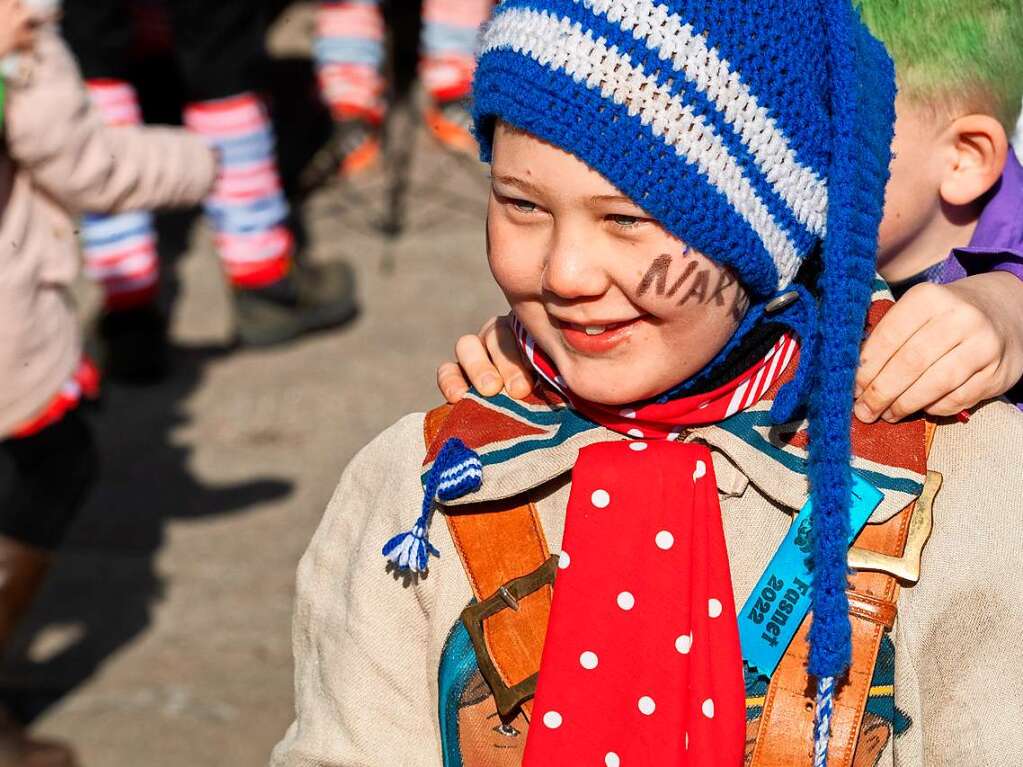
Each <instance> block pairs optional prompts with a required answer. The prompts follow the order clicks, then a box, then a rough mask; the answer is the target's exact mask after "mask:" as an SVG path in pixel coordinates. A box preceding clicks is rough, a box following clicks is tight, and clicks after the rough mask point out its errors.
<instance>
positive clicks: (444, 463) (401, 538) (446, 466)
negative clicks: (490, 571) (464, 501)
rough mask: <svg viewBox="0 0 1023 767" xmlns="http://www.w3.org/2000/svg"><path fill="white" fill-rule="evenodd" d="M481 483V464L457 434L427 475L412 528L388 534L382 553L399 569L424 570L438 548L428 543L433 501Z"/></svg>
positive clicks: (438, 553) (466, 490)
mask: <svg viewBox="0 0 1023 767" xmlns="http://www.w3.org/2000/svg"><path fill="white" fill-rule="evenodd" d="M482 484H483V464H482V463H480V458H479V456H478V455H476V453H474V452H473V451H472V450H470V449H469V448H468V447H466V446H465V443H464V442H462V440H460V439H458V438H457V437H452V438H451V439H449V440H448V441H447V442H445V443H444V444H443V445H442V446H441V449H440V452H438V453H437V457H436V459H434V462H433V466H431V467H430V471H429V473H428V474H427V475H426V486H425V488H424V493H423V508H422V511H421V512H420V514H419V518H418V519H417V520H416V524H415V525H414V526H413V527H412V529H411V530H409V531H408V532H405V533H398V535H396V536H394V537H393V538H391V539H390V540H389V541H388V542H387V543H385V544H384V548H383V552H382V553H383V555H384V556H385V557H386V558H387V560H388V561H390V562H393V563H394V564H395V565H397V567H398V569H399V570H407V571H409V572H413V573H424V572H426V570H427V566H428V562H429V559H430V555H431V554H432V555H433V556H435V557H439V556H440V552H439V551H437V549H436V548H435V547H434V545H433V544H432V543H430V540H429V538H427V535H428V533H429V530H430V515H431V513H432V512H433V503H434V501H435V500H437V499H438V498H439V499H440V500H442V501H451V500H454V499H455V498H461V497H462V496H463V495H465V494H466V493H471V492H473V491H474V490H479V488H480V486H481V485H482Z"/></svg>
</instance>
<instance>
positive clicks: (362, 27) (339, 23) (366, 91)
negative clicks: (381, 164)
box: [313, 0, 494, 176]
mask: <svg viewBox="0 0 1023 767" xmlns="http://www.w3.org/2000/svg"><path fill="white" fill-rule="evenodd" d="M493 6H494V2H493V0H424V1H423V12H422V13H423V27H422V35H421V39H420V56H421V59H420V65H419V75H420V80H421V81H422V84H423V87H424V88H425V90H426V93H427V95H428V97H429V100H430V103H429V106H428V108H427V111H426V122H427V125H428V127H429V128H430V131H431V133H432V134H433V135H434V137H435V138H436V139H437V140H438V141H440V143H441V144H442V145H444V146H445V147H447V148H448V149H452V150H454V151H456V152H461V153H464V154H468V155H472V156H474V155H475V152H476V142H475V140H474V139H473V137H472V133H471V130H470V125H471V122H472V121H471V117H470V114H469V92H470V90H471V87H472V75H473V71H474V70H475V66H476V45H477V39H478V37H479V31H480V27H481V26H482V24H483V23H484V22H485V21H486V20H487V18H488V17H489V16H490V11H491V9H492V8H493ZM384 37H385V36H384V18H383V14H382V13H381V9H380V2H379V0H325V1H324V2H321V3H320V5H319V10H318V13H317V24H316V43H315V46H314V49H313V56H314V58H315V59H316V68H317V73H318V77H319V81H320V93H321V95H322V97H323V100H324V102H325V103H326V104H327V107H328V108H329V109H330V113H331V116H332V117H333V119H334V123H335V126H336V130H335V142H336V144H337V152H338V154H339V156H340V168H339V171H340V173H341V175H342V176H350V175H354V174H357V173H359V172H360V171H362V170H364V169H366V168H368V167H370V166H372V165H373V164H374V163H375V162H376V160H377V158H378V156H379V154H380V129H381V125H382V124H383V122H384V117H385V116H386V113H387V107H388V104H387V98H386V91H387V82H386V79H385V75H384V59H385V56H384Z"/></svg>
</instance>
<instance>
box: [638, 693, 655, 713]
mask: <svg viewBox="0 0 1023 767" xmlns="http://www.w3.org/2000/svg"><path fill="white" fill-rule="evenodd" d="M656 708H657V704H656V703H654V699H653V698H651V697H650V696H649V695H644V696H643V697H642V698H640V699H639V713H641V714H645V715H646V716H650V715H651V714H652V713H654V709H656Z"/></svg>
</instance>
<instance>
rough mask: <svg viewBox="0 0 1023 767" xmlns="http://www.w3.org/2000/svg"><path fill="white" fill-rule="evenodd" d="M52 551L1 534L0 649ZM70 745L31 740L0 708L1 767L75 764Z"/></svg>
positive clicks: (36, 588) (33, 593)
mask: <svg viewBox="0 0 1023 767" xmlns="http://www.w3.org/2000/svg"><path fill="white" fill-rule="evenodd" d="M51 559H52V554H51V553H50V552H48V551H45V550H43V549H38V548H36V547H34V546H28V545H27V544H24V543H19V542H18V541H15V540H14V539H13V538H8V537H6V536H2V535H0V649H2V648H3V647H5V646H6V644H7V641H8V640H9V639H10V637H11V634H13V633H14V629H15V627H16V626H17V625H18V623H19V622H20V621H21V618H22V616H24V614H25V613H26V612H28V608H29V606H30V605H31V604H32V601H33V600H34V599H35V596H36V593H37V592H38V591H39V586H40V585H41V584H42V582H43V578H45V577H46V572H47V571H48V570H49V568H50V561H51ZM77 764H78V762H77V761H76V760H75V757H74V754H73V753H72V752H71V749H69V748H68V747H67V746H64V745H62V744H60V743H54V742H50V741H42V740H32V739H30V738H29V737H28V736H27V735H26V734H25V728H24V727H23V726H22V725H21V724H19V723H18V722H17V721H16V720H15V719H14V718H13V717H12V716H11V715H10V713H9V712H8V711H6V710H4V709H3V708H2V707H0V767H76V766H77Z"/></svg>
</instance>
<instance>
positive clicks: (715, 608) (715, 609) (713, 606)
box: [707, 599, 721, 618]
mask: <svg viewBox="0 0 1023 767" xmlns="http://www.w3.org/2000/svg"><path fill="white" fill-rule="evenodd" d="M707 615H709V616H710V617H711V618H717V617H718V616H719V615H721V601H720V600H718V599H708V600H707Z"/></svg>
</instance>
